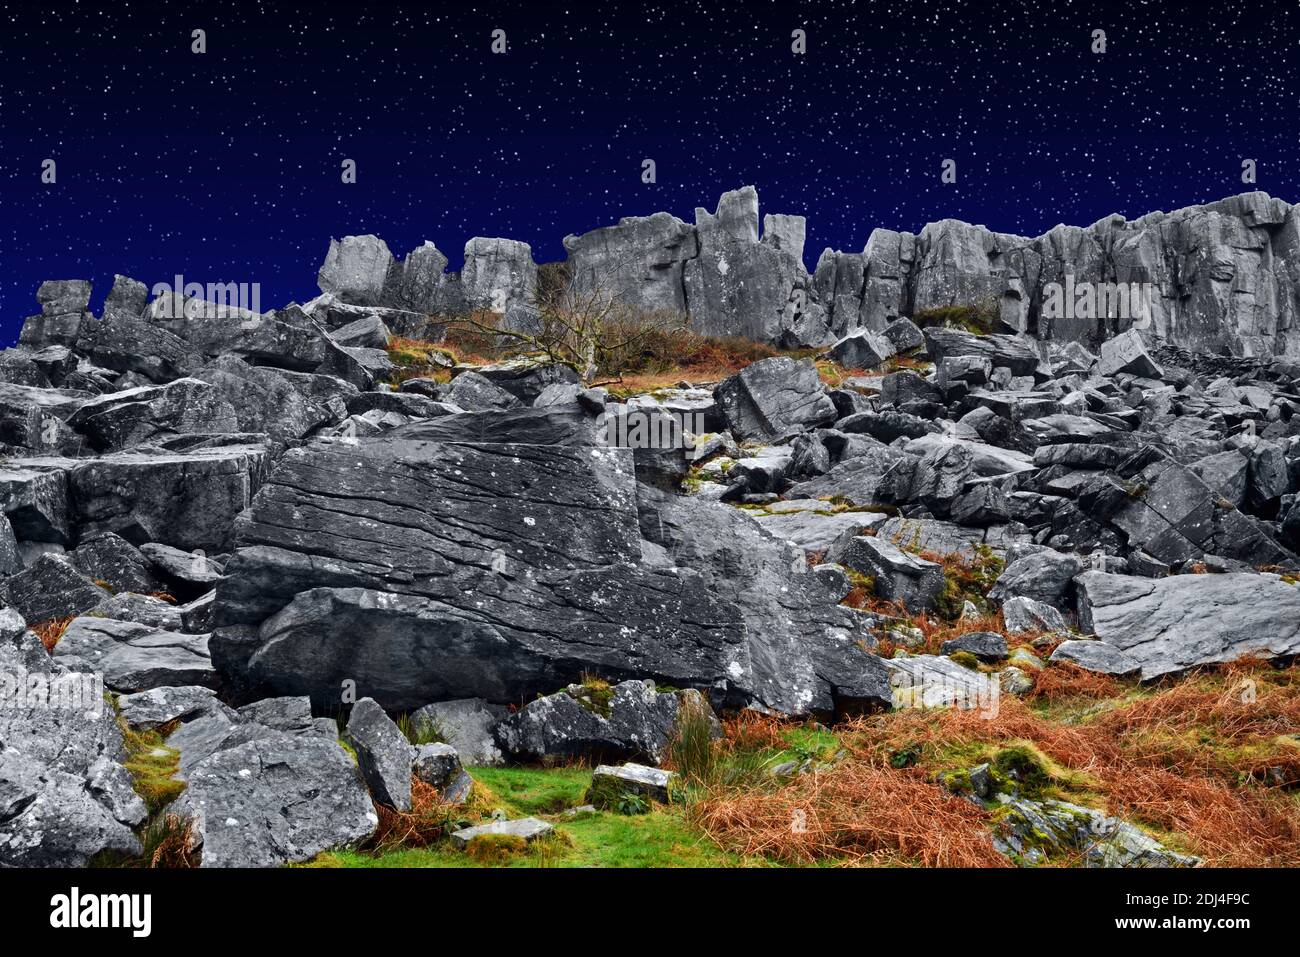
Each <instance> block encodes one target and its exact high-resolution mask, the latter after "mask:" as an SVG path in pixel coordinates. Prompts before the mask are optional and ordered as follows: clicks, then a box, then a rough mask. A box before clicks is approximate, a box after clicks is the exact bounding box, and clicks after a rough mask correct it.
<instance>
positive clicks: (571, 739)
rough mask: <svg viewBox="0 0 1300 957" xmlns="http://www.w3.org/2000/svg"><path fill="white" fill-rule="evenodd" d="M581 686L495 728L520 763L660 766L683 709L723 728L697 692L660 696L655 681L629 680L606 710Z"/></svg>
mask: <svg viewBox="0 0 1300 957" xmlns="http://www.w3.org/2000/svg"><path fill="white" fill-rule="evenodd" d="M582 692H583V688H582V686H581V685H575V686H571V687H570V688H569V689H566V690H565V691H561V692H559V693H558V694H553V695H547V696H546V697H545V698H538V699H537V700H536V701H530V702H528V703H527V704H526V705H524V706H523V707H522V708H520V709H519V710H518V711H517V712H515V713H514V714H512V715H511V716H510V717H508V718H506V719H505V720H504V721H502V722H501V723H500V724H499V725H497V728H496V738H497V742H498V743H499V744H500V745H501V749H502V750H503V751H504V752H506V753H507V754H508V755H510V756H511V757H513V758H515V759H516V760H520V761H538V760H542V759H545V758H557V757H584V756H591V755H599V756H602V757H604V758H605V759H606V760H616V759H618V758H620V757H622V758H644V759H648V760H650V761H653V762H654V763H656V764H657V763H658V762H659V761H660V760H661V759H662V757H663V755H664V753H665V752H666V750H667V748H668V745H669V742H670V741H671V740H672V736H673V733H674V731H675V730H676V728H677V720H678V717H679V715H680V714H681V713H682V709H683V708H686V709H695V710H696V711H697V712H698V713H699V714H700V715H702V716H703V717H704V718H705V720H707V721H709V722H710V724H711V725H712V726H713V730H714V736H715V737H717V736H720V735H721V733H722V726H721V725H720V724H718V722H717V719H716V718H715V717H714V714H713V709H712V708H710V707H709V703H708V701H707V700H706V699H705V697H704V696H703V695H702V694H700V693H699V692H698V691H694V690H687V691H670V692H662V693H661V692H658V691H656V690H655V686H654V682H652V681H624V682H621V683H620V684H617V685H615V686H614V687H613V688H612V689H611V697H610V699H609V702H608V704H607V706H606V707H605V708H603V709H602V708H600V707H597V706H594V705H593V704H591V703H589V702H586V701H584V700H583V697H582Z"/></svg>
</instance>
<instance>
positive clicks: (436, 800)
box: [366, 776, 456, 850]
mask: <svg viewBox="0 0 1300 957" xmlns="http://www.w3.org/2000/svg"><path fill="white" fill-rule="evenodd" d="M375 811H376V812H377V813H378V815H379V826H378V827H377V828H375V832H374V834H372V835H371V836H370V838H369V839H368V840H367V841H366V847H368V848H373V849H377V850H386V849H391V848H397V847H403V848H405V847H428V846H429V845H430V844H432V843H433V842H434V841H436V840H438V839H439V838H441V837H442V836H443V835H444V834H445V833H446V831H447V826H448V825H449V824H450V823H451V821H452V819H453V817H454V816H455V811H456V809H455V806H454V805H450V804H446V803H444V802H443V800H442V796H441V794H440V793H439V791H438V789H437V788H435V787H434V786H433V785H431V784H427V783H425V782H424V781H421V780H420V779H419V778H417V777H414V776H412V778H411V810H409V811H397V810H394V809H393V808H391V807H385V806H384V805H382V804H379V803H376V804H375Z"/></svg>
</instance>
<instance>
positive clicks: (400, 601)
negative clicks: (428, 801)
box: [213, 410, 887, 713]
mask: <svg viewBox="0 0 1300 957" xmlns="http://www.w3.org/2000/svg"><path fill="white" fill-rule="evenodd" d="M533 411H538V410H533ZM450 418H457V417H456V416H447V417H444V418H443V419H441V420H434V421H433V422H431V423H428V424H427V426H426V425H418V426H407V427H404V428H400V429H396V430H393V431H392V432H389V433H386V434H384V435H381V436H376V437H374V438H363V439H359V440H357V441H356V443H355V444H352V445H350V444H346V443H340V442H318V443H314V444H312V445H310V446H308V447H306V448H302V449H295V450H291V451H290V452H288V453H287V454H286V455H285V457H284V458H283V459H282V460H281V462H280V465H279V468H278V469H277V470H276V472H275V473H274V474H273V475H272V476H271V478H270V480H269V481H268V484H267V485H265V486H264V487H263V489H262V491H261V492H260V493H259V495H258V497H257V500H256V501H255V502H254V503H253V507H252V508H251V509H250V510H249V511H248V512H247V513H246V514H245V515H244V516H242V517H241V519H240V521H239V532H238V540H237V549H236V552H235V555H234V557H233V558H232V559H231V561H230V562H229V563H228V564H227V566H226V568H225V578H224V579H223V580H222V582H221V583H220V585H219V586H218V589H217V606H216V620H217V623H218V637H217V638H216V639H215V643H214V646H213V648H214V655H215V656H216V658H217V660H218V662H219V667H221V668H222V670H223V672H224V673H225V674H226V675H227V677H228V679H229V680H231V681H233V682H235V683H236V684H241V683H242V684H245V685H248V684H250V683H251V684H252V685H260V686H264V687H265V688H267V689H270V690H271V691H273V692H274V693H281V694H310V695H313V696H314V697H319V698H320V699H321V700H322V702H325V701H331V700H333V699H335V698H336V697H337V694H338V688H339V686H340V685H339V683H340V682H341V681H344V680H354V681H355V682H356V686H357V689H358V693H359V694H360V695H362V696H370V697H373V698H375V700H376V701H378V702H379V703H380V704H381V705H383V706H384V707H385V708H387V709H389V710H407V709H414V708H417V707H420V706H422V705H424V704H426V703H428V702H430V701H438V700H442V699H453V698H465V697H480V698H484V699H486V700H488V701H493V702H499V703H507V702H512V701H517V700H519V698H521V697H523V698H530V697H532V696H534V695H536V694H538V693H539V692H540V693H547V692H550V691H552V690H553V689H555V688H557V687H563V686H564V685H566V684H568V683H572V682H575V681H577V680H578V679H579V678H580V677H581V674H582V673H583V672H587V671H590V672H595V673H599V674H601V675H604V676H607V677H609V678H611V679H622V678H633V677H636V678H644V677H650V678H652V679H653V680H656V681H659V682H661V683H664V684H671V685H674V686H676V687H697V688H709V689H711V693H712V694H715V695H716V696H717V697H716V699H715V700H719V701H728V702H731V701H735V702H740V703H746V702H752V703H760V702H761V703H764V704H766V705H767V706H769V707H772V708H775V709H778V710H782V711H786V712H790V713H806V712H810V711H827V710H829V711H834V710H837V709H853V708H855V707H871V706H874V705H875V704H876V703H878V702H880V701H881V700H882V699H886V700H887V697H886V696H887V691H886V690H885V689H884V687H883V684H884V677H883V671H882V670H881V669H880V667H879V665H878V662H877V661H876V659H875V658H874V656H872V655H870V654H869V653H867V652H865V651H861V650H860V649H859V650H854V649H855V648H857V646H855V644H854V642H858V641H862V642H864V644H866V645H867V646H869V644H870V638H869V635H867V634H866V632H865V631H864V630H863V629H864V626H863V623H862V621H861V618H860V616H855V614H854V613H851V612H849V611H848V610H847V609H842V608H839V607H838V606H836V605H834V604H829V603H828V602H827V598H826V594H825V590H824V589H823V588H822V587H821V586H820V584H819V583H818V582H817V580H816V579H815V578H814V577H813V576H812V575H811V574H809V573H808V572H807V571H806V566H805V565H804V564H803V562H802V555H801V554H798V553H796V550H795V549H793V548H791V547H788V546H785V545H783V544H781V543H778V542H776V541H775V540H774V539H772V538H771V537H770V536H768V535H767V534H766V533H764V532H763V531H762V530H761V529H759V528H758V527H757V526H755V525H754V523H753V522H751V521H750V520H749V519H748V518H747V517H746V516H744V515H742V514H739V513H737V512H736V511H735V510H732V509H730V508H727V507H725V506H720V505H709V504H701V503H697V502H691V501H689V500H685V499H681V498H677V497H675V496H670V495H665V494H663V493H657V492H654V491H653V490H651V489H648V488H646V487H645V486H638V485H637V483H636V482H635V480H634V476H633V463H632V454H631V451H630V450H627V449H617V448H604V447H600V446H592V445H579V444H574V445H564V446H540V445H523V444H495V443H478V444H476V443H469V442H465V443H456V444H451V443H442V442H437V441H430V440H428V439H427V438H425V435H426V433H427V431H428V430H429V429H436V428H437V427H438V426H439V424H440V423H441V422H445V421H446V420H447V419H450ZM343 501H345V502H346V507H345V508H340V507H339V503H340V502H343ZM643 536H644V538H645V540H644V541H643ZM647 541H648V542H649V545H647ZM651 545H652V546H653V547H650V546H651ZM648 555H653V556H655V557H654V559H653V560H647V556H648ZM380 649H382V652H381V651H380Z"/></svg>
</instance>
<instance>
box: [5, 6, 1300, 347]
mask: <svg viewBox="0 0 1300 957" xmlns="http://www.w3.org/2000/svg"><path fill="white" fill-rule="evenodd" d="M1171 6H1174V5H1172V4H1164V3H1145V2H1140V0H1127V2H1124V3H1117V4H1102V3H1096V4H1093V3H1064V2H1062V3H1045V4H1030V3H1002V2H989V0H981V2H975V3H945V2H934V3H925V2H917V0H903V2H893V3H866V2H863V3H808V4H800V3H791V2H772V3H746V4H738V3H726V2H719V0H707V2H703V3H682V4H653V3H627V4H618V3H613V2H602V3H590V2H587V3H582V4H576V3H575V4H570V5H567V6H566V5H564V4H552V3H542V2H532V3H511V4H480V3H468V4H462V3H456V4H442V3H436V2H432V3H430V2H415V0H410V2H407V3H404V4H401V5H395V4H387V3H374V2H369V3H348V4H339V5H331V4H328V3H324V2H318V3H307V4H289V3H283V4H280V3H275V4H272V3H244V4H233V3H203V4H182V3H173V4H170V5H167V6H163V5H154V4H149V3H143V4H142V3H137V2H134V0H131V2H127V0H122V2H103V3H93V2H83V3H76V4H59V3H54V4H50V3H3V2H0V327H2V328H0V338H2V339H3V341H4V342H5V343H9V342H12V341H13V340H14V338H16V336H17V332H18V329H19V328H20V326H21V322H22V319H23V317H24V316H26V315H28V314H30V313H32V312H35V311H37V310H36V303H35V292H36V287H37V286H38V285H39V284H40V282H41V281H42V280H43V279H65V278H90V279H93V280H94V282H95V295H94V298H93V300H92V308H94V309H95V310H96V312H98V308H99V305H100V303H101V302H102V300H103V297H104V296H105V295H106V294H107V292H108V288H109V285H110V284H111V282H112V276H113V274H114V273H115V272H120V273H125V274H127V275H131V276H133V277H135V278H137V279H140V280H142V281H144V282H146V283H147V284H149V285H151V286H152V285H153V284H154V283H156V282H160V281H169V280H170V279H171V278H172V277H173V276H174V275H175V274H176V273H178V272H179V273H182V274H183V275H184V276H185V278H186V280H187V281H198V282H202V283H208V282H248V283H252V282H257V283H260V284H261V293H262V295H261V303H262V308H263V309H269V308H271V307H273V306H278V305H282V304H284V303H285V302H288V301H290V300H294V299H296V300H299V301H302V300H305V299H308V298H310V297H312V296H313V295H315V294H316V286H315V276H316V271H317V269H318V267H319V265H320V263H321V260H322V259H323V257H324V254H325V251H326V248H327V246H328V243H329V239H330V237H331V236H342V235H346V234H349V233H367V232H373V233H376V234H378V235H380V236H382V237H383V238H384V239H385V240H386V241H387V242H388V244H389V246H390V247H391V248H392V249H393V251H394V252H395V253H397V254H398V255H404V254H405V253H406V252H407V251H408V250H410V249H411V248H413V247H415V246H416V245H418V244H419V243H420V242H421V241H423V240H425V239H429V240H432V241H433V242H434V243H436V244H437V246H438V248H439V249H441V250H442V251H443V252H444V253H446V254H447V255H448V256H449V257H450V259H451V268H453V269H455V268H458V267H459V265H460V258H461V254H462V250H463V248H464V244H465V241H466V240H467V239H469V238H470V237H471V236H475V235H483V236H504V237H509V238H512V239H521V240H524V241H526V242H529V243H531V244H532V246H533V254H534V258H536V259H537V260H538V261H539V262H544V261H549V260H554V259H561V258H563V255H564V252H563V247H562V245H561V239H562V238H563V237H564V235H565V234H566V233H580V232H584V231H586V230H588V229H592V228H595V227H598V226H603V225H608V224H610V223H613V222H615V221H616V220H617V219H618V218H619V217H620V216H624V215H641V214H649V213H652V212H655V211H658V210H667V211H669V212H672V213H674V214H676V215H677V216H679V217H681V218H683V219H686V220H688V221H689V220H692V219H693V214H694V209H695V207H696V206H707V207H708V208H709V209H710V210H711V209H712V208H713V207H714V205H715V203H716V202H717V198H718V195H719V194H720V193H721V192H723V191H724V190H727V189H733V188H736V187H738V186H742V185H746V184H753V185H754V186H756V187H757V188H758V191H759V198H760V202H761V204H762V211H763V212H783V213H798V214H803V215H805V216H807V217H808V243H807V247H806V250H805V259H806V261H807V264H808V266H809V267H810V268H811V267H813V266H814V265H815V264H816V261H817V257H818V254H819V253H820V252H821V250H822V249H823V248H825V247H827V246H830V247H834V248H837V249H842V250H852V251H857V250H860V249H861V248H862V247H863V245H864V244H865V242H866V240H867V236H868V235H869V234H870V232H871V230H872V228H874V227H876V226H886V227H890V228H895V229H905V230H909V231H918V230H919V229H920V227H921V226H923V225H924V224H925V223H926V222H929V221H932V220H936V219H941V218H944V217H954V218H958V219H964V220H967V221H969V222H975V223H983V224H985V225H987V226H989V227H990V228H993V229H998V230H1002V231H1007V232H1016V233H1021V234H1025V235H1035V234H1038V233H1040V232H1042V231H1044V230H1045V229H1048V228H1050V227H1051V226H1053V225H1054V224H1056V223H1058V222H1066V223H1073V224H1078V225H1087V224H1088V223H1091V222H1093V221H1095V220H1097V219H1099V218H1101V217H1103V216H1105V215H1107V214H1109V213H1113V212H1119V213H1122V214H1124V215H1127V216H1138V215H1141V214H1143V213H1146V212H1149V211H1151V210H1155V209H1165V210H1169V209H1174V208H1177V207H1179V206H1185V205H1190V204H1193V203H1198V202H1206V201H1210V200H1214V199H1218V198H1221V197H1223V196H1227V195H1231V194H1234V193H1239V192H1243V191H1245V190H1249V189H1262V190H1265V191H1267V192H1269V193H1271V194H1272V195H1274V196H1279V197H1281V198H1283V199H1285V200H1288V201H1296V200H1300V188H1298V187H1300V119H1298V117H1300V109H1298V108H1297V105H1298V104H1300V9H1298V8H1297V5H1296V4H1294V3H1288V4H1287V5H1286V6H1285V8H1279V9H1277V10H1276V11H1269V10H1268V5H1267V4H1262V5H1261V4H1252V3H1216V4H1214V5H1213V9H1204V10H1198V9H1196V8H1195V7H1194V6H1193V5H1188V7H1187V9H1185V10H1170V9H1168V8H1169V7H1171ZM187 11H188V12H187ZM194 29H203V30H205V31H206V33H207V37H206V39H207V52H206V53H205V54H201V55H199V54H195V53H192V52H191V43H192V39H191V31H193V30H194ZM495 29H501V30H504V31H506V41H507V46H508V49H507V52H506V53H505V54H501V55H497V54H493V53H492V52H491V50H490V45H491V42H492V37H491V34H492V31H493V30H495ZM795 29H803V30H805V31H806V34H807V53H806V54H804V55H797V54H795V53H794V52H792V50H791V44H792V37H791V32H792V31H793V30H795ZM1094 29H1103V30H1105V32H1106V42H1107V51H1106V52H1105V53H1104V54H1102V55H1097V54H1094V53H1093V52H1092V50H1091V45H1092V31H1093V30H1094ZM46 158H52V159H54V160H55V161H56V162H57V182H56V183H55V184H52V185H50V184H43V183H42V182H41V164H42V161H43V160H44V159H46ZM345 158H350V159H354V160H355V161H356V162H357V165H358V181H357V183H356V184H353V185H345V184H344V183H342V182H341V164H342V162H343V160H344V159H345ZM646 158H651V159H653V160H654V161H655V163H656V167H657V170H656V171H657V182H656V183H654V184H645V183H643V182H642V181H641V168H642V167H641V164H642V160H643V159H646ZM946 158H952V159H954V160H956V163H957V175H958V181H957V183H956V184H944V183H942V182H941V180H940V173H941V163H942V161H943V160H944V159H946ZM1247 158H1249V159H1254V160H1256V161H1257V163H1258V182H1257V184H1256V185H1254V186H1250V185H1244V184H1243V183H1242V181H1241V162H1242V160H1243V159H1247Z"/></svg>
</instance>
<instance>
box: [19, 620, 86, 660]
mask: <svg viewBox="0 0 1300 957" xmlns="http://www.w3.org/2000/svg"><path fill="white" fill-rule="evenodd" d="M76 617H77V616H76V615H68V616H67V617H66V618H50V619H47V620H46V621H38V622H37V623H36V624H34V625H30V626H29V627H30V628H31V630H32V631H33V632H34V633H35V634H36V637H37V638H39V639H41V644H42V645H44V646H45V650H46V651H48V652H49V653H50V654H53V653H54V646H55V645H57V644H58V643H59V639H60V638H62V637H63V633H64V632H65V631H67V630H68V625H70V624H72V619H74V618H76Z"/></svg>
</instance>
